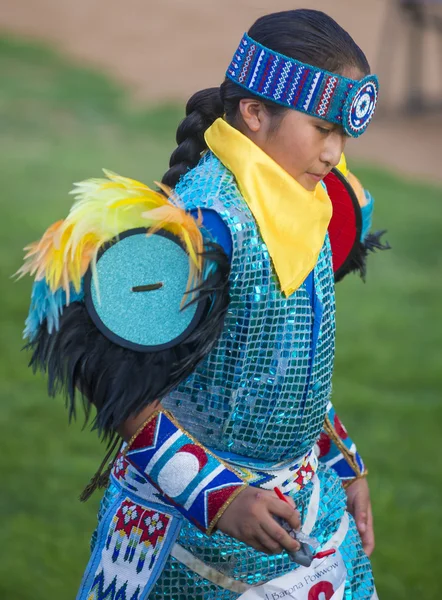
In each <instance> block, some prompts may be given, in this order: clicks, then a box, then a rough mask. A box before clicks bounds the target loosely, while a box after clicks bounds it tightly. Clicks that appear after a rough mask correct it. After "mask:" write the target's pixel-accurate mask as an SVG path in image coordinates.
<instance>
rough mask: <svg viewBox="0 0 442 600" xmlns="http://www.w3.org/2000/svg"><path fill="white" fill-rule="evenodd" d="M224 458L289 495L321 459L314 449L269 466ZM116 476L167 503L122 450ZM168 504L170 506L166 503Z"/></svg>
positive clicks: (251, 478)
mask: <svg viewBox="0 0 442 600" xmlns="http://www.w3.org/2000/svg"><path fill="white" fill-rule="evenodd" d="M220 458H222V459H223V460H224V461H225V462H227V463H228V464H229V465H230V466H231V467H233V468H234V469H235V470H236V471H237V472H238V474H239V475H240V477H241V479H243V480H244V481H245V483H248V484H249V485H253V486H254V487H260V488H263V489H266V490H272V489H273V488H274V487H279V488H280V489H281V491H282V492H283V493H285V494H288V493H296V492H298V491H299V490H301V489H302V488H303V487H304V486H305V485H307V483H308V482H309V481H310V480H311V479H312V478H313V476H314V474H315V473H316V471H317V468H318V459H317V457H316V454H315V451H314V449H313V448H312V449H311V450H310V451H309V452H307V454H305V456H303V457H301V458H299V459H295V462H289V463H285V464H284V465H282V466H281V465H277V466H275V467H274V468H266V469H254V468H252V467H250V466H244V464H245V462H246V460H247V459H244V462H243V461H241V460H240V457H238V458H237V457H236V456H235V458H231V459H230V460H229V458H228V455H227V454H224V453H222V454H220ZM112 479H113V480H114V481H116V482H118V484H119V485H120V486H121V487H122V488H124V489H127V490H128V491H130V492H132V493H135V494H137V495H139V496H141V497H142V498H143V499H145V500H148V499H151V500H153V501H155V502H157V503H158V502H160V503H163V501H162V500H161V496H160V495H159V493H158V491H157V490H156V489H155V488H154V487H153V486H152V484H151V483H150V482H149V481H148V480H147V479H146V478H145V477H143V476H142V475H140V473H139V472H138V471H137V470H136V469H135V468H134V467H133V466H132V465H131V464H130V463H129V462H128V461H127V459H126V458H125V457H124V456H123V453H120V454H119V455H118V456H117V458H116V460H115V462H114V466H113V468H112ZM164 504H166V505H168V503H166V502H164Z"/></svg>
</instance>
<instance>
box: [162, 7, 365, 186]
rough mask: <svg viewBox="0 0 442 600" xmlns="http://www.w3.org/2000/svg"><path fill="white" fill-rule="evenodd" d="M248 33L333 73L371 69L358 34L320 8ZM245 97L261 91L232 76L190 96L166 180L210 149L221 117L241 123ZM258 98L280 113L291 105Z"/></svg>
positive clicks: (266, 22)
mask: <svg viewBox="0 0 442 600" xmlns="http://www.w3.org/2000/svg"><path fill="white" fill-rule="evenodd" d="M248 34H249V36H250V37H251V38H253V39H254V40H256V41H257V42H259V43H260V44H263V45H264V46H266V47H267V48H270V49H271V50H274V51H275V52H279V53H280V54H284V55H285V56H289V57H290V58H294V59H296V60H299V61H302V62H305V63H308V64H310V65H312V66H314V67H318V68H320V69H324V70H327V71H331V72H332V73H342V72H343V71H344V69H345V68H349V67H356V68H358V69H359V70H360V71H361V72H362V73H363V74H364V75H368V74H369V73H370V65H369V64H368V61H367V58H366V56H365V54H364V53H363V52H362V50H361V49H360V48H359V46H358V45H357V44H356V42H355V41H354V40H353V38H352V37H351V36H350V35H349V34H348V33H347V32H346V31H345V30H344V29H343V28H342V27H341V26H340V25H338V23H336V21H334V20H333V19H332V18H331V17H329V16H328V15H326V14H325V13H323V12H321V11H318V10H309V9H298V10H287V11H283V12H278V13H272V14H270V15H266V16H264V17H261V18H260V19H258V20H257V21H256V22H255V24H254V25H252V27H251V28H250V29H249V31H248ZM243 98H258V96H255V95H254V94H253V93H251V92H249V91H248V90H245V89H243V88H242V87H241V86H239V85H237V84H236V83H233V81H230V79H227V78H226V79H225V80H224V82H223V83H222V85H221V87H219V88H208V89H206V90H202V91H200V92H197V93H196V94H194V95H193V96H192V97H191V98H190V100H189V101H188V103H187V106H186V117H185V118H184V119H183V121H182V122H181V123H180V125H179V127H178V129H177V134H176V141H177V144H178V147H177V148H176V149H175V151H174V152H173V153H172V156H171V157H170V162H169V166H170V169H169V170H168V171H167V172H166V173H165V175H164V177H163V179H162V181H163V183H165V184H166V185H169V186H170V187H172V188H173V187H175V185H176V184H177V183H178V180H179V179H180V177H181V176H182V175H184V174H185V173H187V171H188V170H189V169H192V168H193V167H195V166H196V165H197V164H198V161H199V159H200V157H201V153H202V152H203V151H204V150H206V149H207V146H206V143H205V140H204V132H205V131H206V129H208V128H209V127H210V126H211V125H212V123H213V122H214V121H215V120H216V119H217V118H218V117H221V116H223V115H225V116H226V120H227V121H228V123H230V124H231V125H233V126H234V127H235V126H238V110H239V103H240V100H242V99H243ZM259 100H260V101H261V102H262V103H263V104H264V106H265V107H266V109H267V111H268V112H269V114H270V115H271V116H273V117H275V118H280V117H281V116H282V115H283V114H284V113H285V111H287V110H290V109H287V108H285V107H284V106H280V105H278V104H276V103H274V102H271V101H265V100H262V99H261V98H259Z"/></svg>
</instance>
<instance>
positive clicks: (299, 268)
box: [205, 119, 332, 296]
mask: <svg viewBox="0 0 442 600" xmlns="http://www.w3.org/2000/svg"><path fill="white" fill-rule="evenodd" d="M205 138H206V143H207V145H208V147H209V148H210V150H211V151H212V152H213V153H214V154H215V156H217V157H218V158H219V160H220V161H221V162H222V163H223V165H224V166H225V167H226V168H227V169H229V171H231V172H232V173H233V175H234V176H235V179H236V182H237V184H238V187H239V190H240V192H241V194H242V195H243V197H244V199H245V201H246V202H247V205H248V207H249V208H250V210H251V212H252V214H253V216H254V217H255V219H256V222H257V224H258V227H259V229H260V232H261V235H262V238H263V240H264V242H265V244H266V246H267V248H268V251H269V254H270V256H271V258H272V261H273V265H274V267H275V271H276V273H277V275H278V279H279V283H280V285H281V289H282V291H283V292H284V294H285V295H286V296H290V295H291V294H292V293H293V292H295V291H296V290H297V289H298V288H299V286H300V285H301V284H302V282H303V281H304V280H305V278H306V277H307V275H308V274H309V273H310V272H311V271H312V270H313V268H314V266H315V264H316V262H317V260H318V256H319V253H320V251H321V248H322V245H323V244H324V239H325V236H326V233H327V228H328V224H329V222H330V219H331V216H332V205H331V202H330V199H329V197H328V195H327V192H326V191H325V189H324V187H323V186H322V185H321V184H318V185H317V186H316V189H315V191H314V192H309V191H308V190H306V189H305V188H303V187H302V185H301V184H299V183H298V182H297V181H295V179H293V177H291V176H290V175H289V174H288V173H287V172H286V171H284V169H283V168H282V167H280V166H279V165H278V164H277V163H276V162H275V161H274V160H273V159H272V158H270V156H268V155H267V154H266V153H265V152H263V151H262V150H261V149H260V148H259V147H258V146H257V145H256V144H254V143H253V142H252V141H251V140H250V139H249V138H248V137H246V136H245V135H243V134H242V133H240V132H239V131H238V130H237V129H234V128H233V127H231V126H230V125H229V124H228V123H226V121H224V120H223V119H217V120H216V121H215V122H214V123H213V125H212V126H211V127H209V129H208V130H207V131H206V133H205Z"/></svg>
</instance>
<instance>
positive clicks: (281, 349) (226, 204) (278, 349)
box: [163, 153, 335, 463]
mask: <svg viewBox="0 0 442 600" xmlns="http://www.w3.org/2000/svg"><path fill="white" fill-rule="evenodd" d="M176 192H177V194H178V196H179V197H180V198H181V200H182V201H183V202H184V205H185V207H186V208H187V209H189V210H190V209H193V208H196V207H198V206H199V207H202V208H203V207H204V208H210V209H213V210H215V211H216V212H218V213H219V214H220V216H221V217H222V219H223V220H224V222H225V223H226V224H227V226H228V227H229V229H230V231H231V234H232V241H233V256H232V273H231V284H232V288H231V303H230V307H229V311H228V314H227V317H226V320H225V324H224V330H223V334H222V335H221V337H220V339H219V340H218V342H217V344H216V346H215V348H214V349H213V351H212V352H211V353H210V354H209V356H208V357H207V358H206V359H205V360H204V361H203V363H202V364H201V365H200V366H199V367H198V368H197V369H196V371H195V372H194V373H193V374H192V375H191V377H190V378H189V379H188V380H187V381H186V382H185V383H183V384H181V385H180V386H179V387H178V388H177V389H176V390H174V391H173V392H172V393H171V394H170V395H169V396H168V397H166V398H165V399H164V400H163V405H164V406H165V407H166V408H167V409H169V410H170V411H171V412H173V414H174V415H175V417H176V418H177V419H178V421H179V422H180V424H181V425H182V426H183V427H184V428H185V429H186V430H187V431H189V432H190V433H191V434H192V435H194V436H195V437H196V438H197V439H198V440H199V441H200V442H201V443H202V444H204V445H206V446H209V447H211V448H212V449H214V450H215V451H216V450H218V451H229V452H233V453H235V454H239V455H242V456H246V457H253V458H254V459H261V460H266V461H269V462H270V463H275V462H279V461H281V460H285V459H293V458H295V457H299V456H302V455H303V454H305V453H306V452H307V451H308V450H309V449H310V448H312V446H313V445H314V443H315V441H316V440H317V438H318V436H319V434H320V432H321V429H322V425H323V422H324V415H325V411H326V406H327V402H328V399H329V397H330V393H331V373H332V369H333V354H334V338H335V321H334V314H335V300H334V280H333V271H332V265H331V251H330V245H329V242H328V239H327V240H326V242H325V244H324V247H323V249H322V252H321V254H320V256H319V260H318V263H317V266H316V268H315V271H314V283H315V289H316V293H317V295H318V298H319V300H320V302H321V303H322V308H323V314H322V319H321V326H320V331H319V338H318V343H317V348H316V356H315V360H314V364H313V366H312V365H311V354H312V335H313V318H314V316H313V312H312V307H311V300H310V297H309V294H308V292H307V290H306V288H305V285H303V286H301V287H300V288H299V289H298V290H297V291H296V292H295V293H294V294H292V295H291V296H290V297H289V298H286V297H285V296H283V294H281V292H280V290H279V287H278V282H277V280H276V276H275V273H274V269H273V267H272V264H271V259H270V256H269V253H268V251H267V247H266V245H265V244H264V242H263V241H262V239H261V237H260V234H259V231H258V228H257V225H256V222H255V220H254V218H253V216H252V214H251V212H250V210H249V208H248V206H247V204H246V203H245V201H244V199H243V198H242V196H241V195H240V193H239V191H238V187H237V185H236V182H235V179H234V177H233V175H232V174H231V173H230V172H229V171H228V170H227V169H226V168H225V167H224V166H223V165H222V164H221V162H220V161H219V160H218V159H217V158H216V157H215V156H214V155H213V154H211V153H208V154H207V155H206V156H205V157H204V158H203V159H202V161H201V163H200V164H199V166H198V167H196V168H195V169H193V170H192V171H190V172H189V173H188V174H187V175H186V176H185V177H184V178H183V179H182V181H181V182H180V183H179V184H178V186H177V187H176Z"/></svg>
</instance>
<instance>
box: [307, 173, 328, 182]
mask: <svg viewBox="0 0 442 600" xmlns="http://www.w3.org/2000/svg"><path fill="white" fill-rule="evenodd" d="M307 175H309V177H311V178H312V179H314V180H315V181H316V183H319V182H320V181H322V180H323V179H324V177H326V175H327V173H307Z"/></svg>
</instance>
